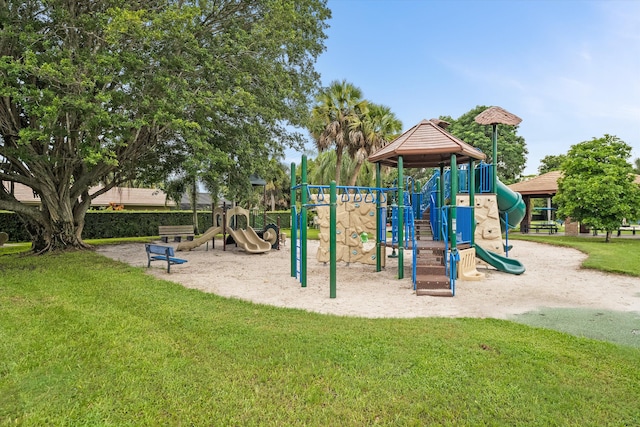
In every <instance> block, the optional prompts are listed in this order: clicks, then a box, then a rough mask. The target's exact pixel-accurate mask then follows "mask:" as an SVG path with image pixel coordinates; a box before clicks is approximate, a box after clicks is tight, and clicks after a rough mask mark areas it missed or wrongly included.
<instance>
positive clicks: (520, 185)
mask: <svg viewBox="0 0 640 427" xmlns="http://www.w3.org/2000/svg"><path fill="white" fill-rule="evenodd" d="M561 176H562V172H561V171H551V172H547V173H544V174H542V175H538V176H536V177H535V178H531V179H528V180H526V181H521V182H516V183H515V184H511V185H509V186H508V187H509V188H510V189H511V190H513V191H517V192H518V193H520V194H522V195H523V196H539V197H547V196H554V195H555V194H556V193H557V192H558V178H560V177H561Z"/></svg>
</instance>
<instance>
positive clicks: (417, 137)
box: [368, 119, 486, 279]
mask: <svg viewBox="0 0 640 427" xmlns="http://www.w3.org/2000/svg"><path fill="white" fill-rule="evenodd" d="M448 125H449V123H447V122H445V121H443V120H439V119H431V120H422V121H421V122H420V123H418V124H417V125H415V126H413V127H412V128H411V129H409V130H407V131H406V132H404V133H403V134H402V135H400V136H399V137H398V138H396V139H395V140H394V141H392V142H391V143H389V144H387V145H386V146H384V147H382V148H381V149H380V150H378V151H376V152H375V153H374V154H372V155H371V156H369V159H368V160H369V162H371V163H375V164H376V165H377V172H378V173H377V181H378V182H377V184H376V186H377V187H380V166H381V165H384V166H390V167H395V168H397V169H398V183H399V185H398V200H401V201H402V200H404V189H403V184H402V183H403V181H404V172H403V170H404V168H427V167H429V168H440V173H441V176H442V175H443V172H444V168H445V167H447V166H448V167H450V169H451V206H453V207H455V203H456V197H455V196H456V194H457V191H458V189H457V183H458V178H457V165H458V163H464V162H469V164H470V169H473V163H474V162H475V161H479V160H484V159H485V158H486V156H485V154H484V153H483V152H482V151H480V150H478V149H477V148H475V147H472V146H471V145H469V144H467V143H465V142H464V141H462V140H461V139H459V138H456V137H455V136H453V135H451V134H450V133H449V132H447V131H446V130H445V128H446V127H447V126H448ZM473 175H474V174H469V176H470V179H472V180H473V179H474V178H473ZM440 185H441V188H442V187H443V186H444V180H442V181H441V182H440ZM473 187H474V185H470V188H471V192H470V206H471V207H473V206H474V203H473ZM441 194H444V191H441ZM399 205H400V206H399V212H398V219H399V226H398V229H399V233H400V235H399V241H402V238H403V236H402V228H403V223H402V221H403V217H404V211H403V206H402V205H403V204H402V203H400V204H399ZM455 219H456V210H455V209H452V210H451V220H452V221H453V223H454V224H455ZM472 236H473V233H472ZM449 240H450V241H451V247H452V249H454V250H455V247H456V235H455V230H450V235H449ZM403 259H404V258H403V247H402V245H398V275H399V277H398V278H400V279H401V278H402V275H403V265H404V264H403V263H404V261H403Z"/></svg>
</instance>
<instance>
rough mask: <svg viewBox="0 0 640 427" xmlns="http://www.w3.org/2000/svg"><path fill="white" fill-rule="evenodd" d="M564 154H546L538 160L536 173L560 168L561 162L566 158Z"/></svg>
mask: <svg viewBox="0 0 640 427" xmlns="http://www.w3.org/2000/svg"><path fill="white" fill-rule="evenodd" d="M566 158H567V156H566V155H565V154H558V155H557V156H554V155H551V154H550V155H548V156H544V157H543V158H542V159H541V160H540V166H538V173H539V174H541V175H542V174H543V173H547V172H551V171H557V170H561V169H562V163H563V162H564V161H565V160H566Z"/></svg>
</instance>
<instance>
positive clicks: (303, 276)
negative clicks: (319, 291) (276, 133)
mask: <svg viewBox="0 0 640 427" xmlns="http://www.w3.org/2000/svg"><path fill="white" fill-rule="evenodd" d="M301 179H302V193H301V194H300V199H301V201H302V210H301V211H300V242H301V244H300V258H301V261H300V263H301V264H300V265H301V268H300V270H301V271H300V282H301V283H302V287H303V288H306V287H307V202H308V200H307V198H308V196H307V185H308V184H307V156H306V155H303V156H302V174H301Z"/></svg>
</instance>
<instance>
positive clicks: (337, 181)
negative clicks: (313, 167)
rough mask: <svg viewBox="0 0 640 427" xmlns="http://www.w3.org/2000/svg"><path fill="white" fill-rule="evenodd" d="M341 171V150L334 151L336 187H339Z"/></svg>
mask: <svg viewBox="0 0 640 427" xmlns="http://www.w3.org/2000/svg"><path fill="white" fill-rule="evenodd" d="M341 169H342V149H336V185H340V170H341Z"/></svg>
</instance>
